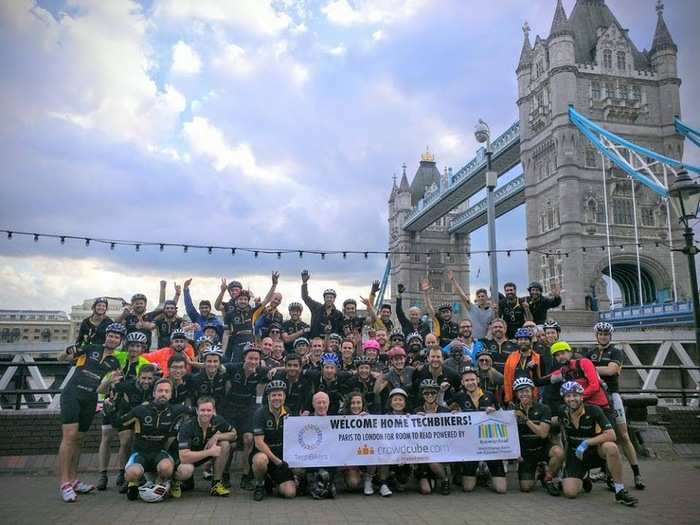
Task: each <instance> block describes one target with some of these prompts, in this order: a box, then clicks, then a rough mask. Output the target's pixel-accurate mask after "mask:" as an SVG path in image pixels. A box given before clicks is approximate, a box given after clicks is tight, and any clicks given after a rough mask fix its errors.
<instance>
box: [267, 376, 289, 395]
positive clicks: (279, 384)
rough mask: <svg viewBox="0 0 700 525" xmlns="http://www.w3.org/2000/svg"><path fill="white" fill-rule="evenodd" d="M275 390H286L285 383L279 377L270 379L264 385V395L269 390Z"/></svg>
mask: <svg viewBox="0 0 700 525" xmlns="http://www.w3.org/2000/svg"><path fill="white" fill-rule="evenodd" d="M277 390H282V391H284V392H286V391H287V383H285V382H284V381H282V380H281V379H274V380H272V381H270V382H269V383H268V384H267V385H266V386H265V395H267V394H269V393H270V392H275V391H277Z"/></svg>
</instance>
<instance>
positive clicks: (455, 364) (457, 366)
mask: <svg viewBox="0 0 700 525" xmlns="http://www.w3.org/2000/svg"><path fill="white" fill-rule="evenodd" d="M446 349H447V355H449V356H450V357H448V358H447V359H445V367H446V368H450V369H452V370H454V371H455V372H457V371H459V370H462V368H464V367H465V366H471V364H472V358H471V354H469V353H468V352H467V347H466V345H465V344H464V343H463V342H462V341H460V340H459V339H455V340H453V341H452V342H451V343H450V344H449V345H447V347H446ZM443 353H444V351H443Z"/></svg>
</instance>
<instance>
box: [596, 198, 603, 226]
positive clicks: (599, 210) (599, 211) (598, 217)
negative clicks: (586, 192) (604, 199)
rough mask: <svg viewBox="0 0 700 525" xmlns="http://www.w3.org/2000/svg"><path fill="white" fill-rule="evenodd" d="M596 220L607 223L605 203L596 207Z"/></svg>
mask: <svg viewBox="0 0 700 525" xmlns="http://www.w3.org/2000/svg"><path fill="white" fill-rule="evenodd" d="M595 222H597V223H599V224H605V203H603V204H601V205H600V206H598V207H597V208H596V218H595Z"/></svg>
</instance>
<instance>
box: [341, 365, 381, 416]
mask: <svg viewBox="0 0 700 525" xmlns="http://www.w3.org/2000/svg"><path fill="white" fill-rule="evenodd" d="M376 382H377V380H376V379H375V378H374V376H371V375H370V376H369V377H368V378H367V380H366V381H364V380H362V379H361V378H360V376H358V375H353V376H352V377H350V379H349V380H348V382H347V383H346V387H347V391H348V393H350V392H360V393H361V394H362V397H364V398H365V405H366V406H367V412H369V413H370V414H381V400H379V401H378V400H377V396H376V395H375V394H374V384H375V383H376ZM346 408H347V407H346Z"/></svg>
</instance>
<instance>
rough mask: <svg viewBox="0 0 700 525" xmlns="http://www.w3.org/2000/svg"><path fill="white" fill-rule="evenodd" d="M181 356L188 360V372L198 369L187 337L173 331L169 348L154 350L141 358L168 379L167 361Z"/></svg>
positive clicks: (177, 331)
mask: <svg viewBox="0 0 700 525" xmlns="http://www.w3.org/2000/svg"><path fill="white" fill-rule="evenodd" d="M176 354H182V355H184V356H185V358H186V359H187V360H188V370H191V369H192V367H193V366H194V367H199V366H200V364H199V363H197V362H195V359H194V350H193V349H192V346H191V345H190V344H189V342H188V341H187V335H186V334H185V332H183V331H182V330H179V329H178V330H174V331H173V333H172V334H171V336H170V346H166V347H165V348H161V349H160V350H156V351H155V352H150V353H147V354H143V357H144V358H145V359H146V360H147V361H149V362H151V363H154V364H156V365H158V368H160V370H161V371H162V372H163V377H168V375H169V374H170V371H169V369H168V361H169V359H170V358H171V357H172V356H174V355H176Z"/></svg>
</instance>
